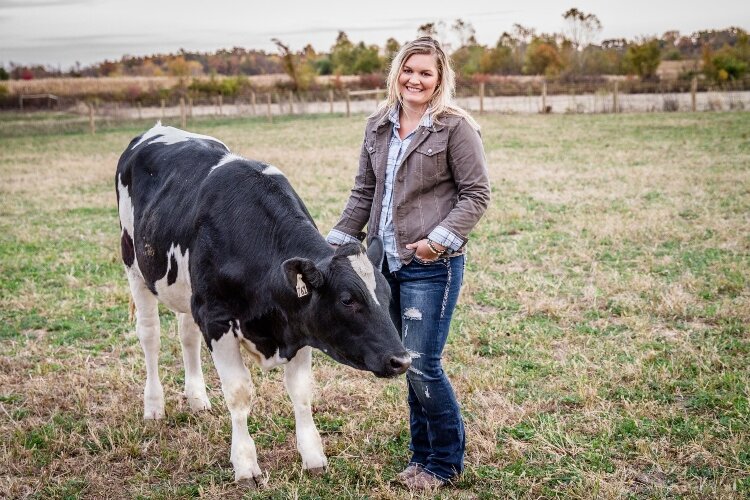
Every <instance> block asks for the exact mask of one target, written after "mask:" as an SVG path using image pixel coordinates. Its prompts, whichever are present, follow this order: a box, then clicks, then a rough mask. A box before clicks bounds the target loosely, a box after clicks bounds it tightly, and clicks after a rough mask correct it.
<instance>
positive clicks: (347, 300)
mask: <svg viewBox="0 0 750 500" xmlns="http://www.w3.org/2000/svg"><path fill="white" fill-rule="evenodd" d="M341 303H342V304H344V305H345V306H347V307H349V306H351V305H353V304H354V299H353V298H352V296H351V295H349V294H348V293H345V294H344V295H342V296H341Z"/></svg>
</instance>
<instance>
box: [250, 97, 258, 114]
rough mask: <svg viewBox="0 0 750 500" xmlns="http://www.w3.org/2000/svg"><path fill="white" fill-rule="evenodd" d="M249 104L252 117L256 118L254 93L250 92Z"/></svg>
mask: <svg viewBox="0 0 750 500" xmlns="http://www.w3.org/2000/svg"><path fill="white" fill-rule="evenodd" d="M250 104H251V105H252V107H253V116H258V111H257V109H256V108H255V92H250Z"/></svg>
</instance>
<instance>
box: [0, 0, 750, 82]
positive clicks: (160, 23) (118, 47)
mask: <svg viewBox="0 0 750 500" xmlns="http://www.w3.org/2000/svg"><path fill="white" fill-rule="evenodd" d="M571 7H577V8H578V9H579V10H582V11H583V12H585V13H592V14H596V15H597V17H598V18H599V19H600V21H601V23H602V26H603V29H602V32H601V33H600V35H599V36H598V40H597V41H601V40H604V39H609V38H627V39H634V38H636V37H641V36H650V35H661V34H662V33H664V32H665V31H668V30H678V31H680V32H681V33H684V34H689V33H692V32H694V31H697V30H702V29H723V28H728V27H730V26H738V27H740V28H743V29H745V30H750V2H748V1H747V0H744V1H738V0H712V1H710V2H706V1H705V0H630V1H623V0H619V1H612V0H598V1H597V0H589V1H573V0H569V1H558V0H524V1H516V2H507V1H502V0H457V1H452V2H445V1H438V0H433V1H431V2H405V1H400V2H397V1H392V0H380V1H377V2H356V1H352V0H346V1H344V0H333V1H328V2H322V1H321V2H313V1H309V0H308V1H283V0H275V1H273V0H271V1H269V0H265V1H263V2H258V1H253V0H244V1H243V0H231V1H230V0H204V1H200V2H199V1H197V0H182V1H177V0H0V65H6V66H7V65H8V64H9V63H10V62H14V63H17V64H42V65H47V66H51V67H54V68H60V69H62V70H68V69H69V68H70V67H71V66H73V65H74V64H75V63H76V62H80V63H81V64H82V65H84V66H86V65H89V64H92V63H95V62H101V61H103V60H105V59H109V60H119V59H120V58H121V57H122V56H123V55H126V54H128V55H136V56H138V55H149V54H155V53H168V52H176V51H178V50H179V49H180V48H183V49H185V50H188V51H201V52H211V51H215V50H217V49H221V48H232V47H244V48H247V49H260V50H266V51H274V50H276V49H275V45H274V44H273V42H272V41H271V39H272V38H279V39H280V40H282V41H283V42H284V43H285V44H287V45H288V46H289V47H290V48H291V49H293V50H300V49H302V48H303V47H304V46H305V45H307V44H308V43H311V44H312V45H313V47H314V48H315V49H316V50H318V51H329V50H330V48H331V46H332V45H333V43H334V42H335V40H336V35H337V34H338V32H339V31H345V32H346V34H347V35H348V36H349V39H350V40H352V41H353V42H355V43H356V42H359V41H364V42H365V43H368V44H377V45H380V46H383V45H384V43H385V41H386V40H387V39H388V38H389V37H394V38H396V39H397V40H398V41H400V42H404V41H407V40H410V39H412V38H414V37H415V35H416V31H417V27H418V26H420V25H422V24H424V23H427V22H436V23H439V22H441V21H442V22H443V23H445V27H444V29H443V41H447V42H453V43H455V42H456V41H457V38H456V36H455V34H454V33H453V32H452V31H451V30H450V26H451V25H452V24H453V22H454V21H455V20H456V19H457V18H461V19H463V20H464V21H466V22H469V23H471V24H472V25H473V27H474V28H475V29H476V38H477V40H478V41H479V42H480V43H482V44H487V45H494V44H495V43H496V42H497V40H498V38H499V37H500V35H501V34H502V33H503V31H510V30H511V29H512V27H513V24H515V23H519V24H521V25H523V26H526V27H531V28H535V29H536V30H537V32H545V33H552V32H562V31H563V29H564V27H565V22H564V20H563V18H562V13H563V12H565V11H566V10H568V9H569V8H571Z"/></svg>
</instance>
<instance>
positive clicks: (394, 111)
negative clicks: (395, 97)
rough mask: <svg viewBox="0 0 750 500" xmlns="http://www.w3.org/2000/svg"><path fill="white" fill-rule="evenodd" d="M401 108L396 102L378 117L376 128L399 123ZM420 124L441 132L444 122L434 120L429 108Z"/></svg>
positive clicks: (432, 130)
mask: <svg viewBox="0 0 750 500" xmlns="http://www.w3.org/2000/svg"><path fill="white" fill-rule="evenodd" d="M400 109H401V106H400V105H399V104H396V105H394V106H393V107H392V108H390V109H389V110H388V111H386V112H384V113H383V114H382V115H381V116H380V118H379V119H378V122H377V125H376V126H375V128H376V129H380V128H382V127H385V126H386V125H388V124H391V123H398V112H399V110H400ZM419 126H420V127H425V128H426V129H429V130H430V131H431V132H439V131H440V130H442V129H443V127H444V125H443V124H440V123H436V122H435V120H433V117H432V113H430V112H429V110H428V112H426V113H425V114H424V115H423V116H422V120H421V121H420V122H419Z"/></svg>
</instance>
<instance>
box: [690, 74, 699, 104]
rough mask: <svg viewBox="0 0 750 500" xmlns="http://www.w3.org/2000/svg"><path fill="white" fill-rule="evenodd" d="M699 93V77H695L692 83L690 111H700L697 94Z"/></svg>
mask: <svg viewBox="0 0 750 500" xmlns="http://www.w3.org/2000/svg"><path fill="white" fill-rule="evenodd" d="M697 91H698V77H697V76H694V77H693V81H691V82H690V106H691V107H690V109H692V110H693V111H698V101H697V96H696V92H697Z"/></svg>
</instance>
